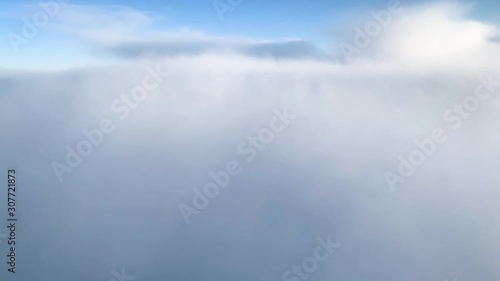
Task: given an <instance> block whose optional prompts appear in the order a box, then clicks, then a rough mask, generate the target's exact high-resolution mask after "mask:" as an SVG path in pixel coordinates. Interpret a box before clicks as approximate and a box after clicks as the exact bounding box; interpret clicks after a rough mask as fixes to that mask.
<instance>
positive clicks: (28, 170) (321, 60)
mask: <svg viewBox="0 0 500 281" xmlns="http://www.w3.org/2000/svg"><path fill="white" fill-rule="evenodd" d="M470 8H471V7H469V6H463V5H458V4H450V3H445V4H443V3H441V4H432V5H431V4H428V5H419V6H414V7H411V8H409V7H408V8H405V10H404V12H403V13H402V14H401V15H400V16H398V17H395V18H394V19H393V21H392V22H391V23H390V25H388V26H387V27H385V28H384V30H383V32H382V33H381V34H380V35H379V36H377V37H376V38H375V39H374V40H373V41H372V42H371V44H369V46H367V47H366V48H363V49H361V51H360V52H359V54H355V55H353V56H352V57H351V58H350V60H349V62H345V61H344V59H343V58H342V56H341V55H338V54H332V55H325V53H324V52H323V51H320V49H319V48H317V47H315V46H314V44H312V43H309V42H306V41H301V40H298V39H297V40H296V39H290V40H285V41H275V42H264V41H257V40H256V41H252V40H247V39H235V38H228V39H224V38H222V37H215V36H214V37H209V36H207V35H193V34H191V35H189V36H187V35H186V36H185V35H183V34H176V35H175V36H166V37H162V38H160V39H151V38H150V37H148V36H144V37H143V38H141V40H130V39H129V38H128V37H127V36H119V37H120V38H114V39H113V42H109V41H108V42H103V41H102V40H97V39H96V37H93V36H87V35H88V34H89V33H85V35H84V36H83V37H82V38H86V40H88V42H89V44H90V45H92V46H93V48H94V50H96V52H97V53H99V54H106V55H109V56H116V57H117V58H119V59H120V61H119V63H117V64H115V65H112V66H110V65H106V66H100V67H82V68H74V69H71V70H61V71H51V72H49V71H29V72H28V71H19V70H17V71H13V70H9V69H3V70H1V71H0V89H1V90H0V130H1V132H2V137H1V138H0V159H2V161H0V167H1V169H2V170H1V171H2V173H4V171H6V169H7V168H9V167H15V168H16V169H17V173H18V185H19V189H18V195H17V196H18V209H19V211H18V213H19V218H20V221H19V223H18V241H19V247H18V273H16V274H15V276H14V277H12V275H7V271H6V270H5V269H4V267H5V265H4V266H2V267H1V271H0V276H9V278H11V279H9V280H23V281H29V280H54V281H58V280H61V281H62V280H71V281H89V280H91V281H98V280H103V281H108V280H110V279H112V278H113V275H112V274H111V271H112V270H113V269H116V270H117V271H120V270H121V268H122V267H125V268H126V272H127V273H128V274H130V275H133V276H135V277H136V278H135V280H137V281H143V280H144V281H163V280H174V281H184V280H185V281H191V280H192V281H194V280H210V281H212V280H220V281H226V280H227V281H233V280H238V281H269V280H276V281H280V280H282V274H283V272H285V271H286V270H288V269H290V268H291V266H292V265H294V264H297V265H298V264H301V262H302V260H303V259H304V258H306V257H308V256H311V254H312V252H313V250H314V248H315V247H316V245H317V241H316V238H317V237H323V238H325V237H327V236H328V235H331V237H332V240H333V241H334V242H336V243H339V244H341V247H340V248H338V249H337V250H336V251H335V252H334V253H333V254H332V256H331V257H330V258H329V259H328V260H326V261H324V262H321V263H320V264H319V267H318V269H317V271H315V272H314V273H312V274H311V276H310V278H309V280H318V281H332V280H345V281H362V280H370V281H400V280H405V281H424V280H428V281H442V280H444V279H445V278H448V279H449V280H452V279H453V278H454V277H455V276H457V277H458V280H460V281H462V280H464V281H465V280H470V281H478V280H481V281H496V280H499V278H500V267H499V266H498V264H499V263H500V242H498V237H500V213H499V212H498V210H499V208H498V206H499V202H500V173H499V172H498V171H497V170H498V167H500V146H499V144H500V133H499V130H498V120H500V86H497V87H496V88H495V92H494V93H493V94H492V95H491V97H490V98H488V99H486V100H484V101H481V103H480V105H479V107H478V109H477V110H476V111H474V112H471V113H470V117H469V118H467V119H465V120H464V121H463V124H462V125H461V126H460V128H459V129H457V130H453V129H452V128H451V126H450V125H449V124H448V123H446V121H445V120H444V119H443V114H444V113H445V112H446V111H447V110H448V109H449V108H452V107H453V104H455V103H462V101H463V100H464V99H465V98H467V97H468V96H470V95H473V94H474V92H475V89H476V87H477V85H478V84H479V83H480V80H479V78H480V77H484V78H485V79H487V78H488V77H489V79H491V80H493V81H498V82H500V69H499V65H500V44H499V42H498V38H499V37H498V36H499V33H498V27H497V26H494V25H491V24H488V23H484V22H480V21H478V20H471V19H469V18H468V16H467V12H468V9H470ZM241 9H243V7H242V8H241ZM351 32H352V30H348V31H347V32H346V34H350V33H351ZM351 38H352V37H349V36H348V37H346V39H345V40H346V42H348V43H349V40H351V41H352V39H351ZM30 44H31V43H30ZM33 44H34V43H33ZM351 44H352V43H351ZM188 46H190V47H188ZM157 67H159V69H161V71H162V72H168V73H169V74H168V76H167V75H166V74H164V77H163V78H162V81H161V82H160V83H159V85H158V87H157V88H155V89H154V90H152V91H151V92H150V93H149V94H148V95H147V98H145V100H144V101H142V102H138V103H137V107H136V108H135V109H133V110H130V113H129V115H128V116H127V117H125V118H123V120H122V119H121V118H120V116H121V115H120V114H119V113H116V112H114V111H113V110H112V109H111V108H110V105H111V104H113V102H114V101H115V100H116V99H120V97H121V96H122V95H128V94H130V92H131V90H132V89H133V88H134V87H135V86H137V85H141V84H142V83H143V78H144V77H145V75H147V74H148V73H149V72H148V70H147V69H155V68H157ZM498 82H496V83H497V84H498ZM284 107H286V110H287V111H288V112H289V113H290V114H293V115H295V117H294V118H293V119H291V120H290V122H289V124H288V125H287V126H286V127H285V129H284V130H283V131H281V132H279V133H276V135H275V137H274V139H273V140H272V141H271V142H270V143H269V144H266V148H265V149H263V150H261V151H258V152H257V156H256V158H255V159H254V160H252V161H246V160H245V159H246V157H247V156H248V155H242V154H240V153H239V152H238V146H239V145H240V144H241V143H242V142H244V141H246V140H247V138H248V137H249V136H256V135H257V134H258V133H259V131H260V130H261V129H262V128H266V127H269V122H270V121H269V120H271V119H272V118H273V116H274V115H275V113H274V112H273V110H278V111H282V110H283V108H284ZM103 118H109V119H111V120H112V121H113V122H114V123H113V124H114V125H115V129H114V131H113V132H112V133H110V134H105V135H104V139H103V142H102V143H101V144H99V145H98V146H97V147H94V148H93V151H92V152H91V153H90V155H88V156H86V157H83V161H82V163H81V165H79V166H78V167H76V168H74V171H72V172H71V173H65V174H64V175H63V181H62V182H60V181H59V180H58V177H57V175H56V174H55V173H54V170H53V166H52V165H53V162H54V161H57V162H59V163H61V164H64V163H65V157H66V150H65V147H66V146H70V147H73V148H75V147H76V145H77V143H79V142H80V141H81V140H84V139H85V137H84V136H83V134H82V130H84V129H85V130H92V129H95V128H98V126H99V125H98V124H99V122H100V120H101V119H103ZM435 128H443V130H444V131H445V132H446V135H447V136H448V138H447V140H446V142H444V143H442V144H438V145H437V146H436V150H435V153H433V154H432V155H430V156H429V157H427V159H426V160H425V163H423V165H421V166H420V167H417V168H416V169H415V173H414V174H413V175H412V176H410V177H408V178H407V179H406V181H405V182H404V183H400V184H397V185H396V188H395V190H394V192H393V191H391V188H390V187H389V186H388V184H387V181H386V178H385V177H384V173H386V172H387V171H390V172H393V173H396V171H397V168H398V165H399V160H398V156H400V155H402V156H403V157H406V158H408V155H409V154H410V152H411V151H413V150H414V149H416V147H417V146H416V145H415V143H414V141H415V140H416V139H418V140H422V139H424V138H429V137H430V136H431V134H432V132H433V130H434V129H435ZM231 160H236V161H238V162H239V163H240V164H241V168H242V172H241V173H240V174H239V175H236V176H233V177H231V182H230V184H229V185H228V187H226V188H225V189H221V191H220V194H219V195H218V196H217V197H215V198H214V199H210V203H209V205H208V206H207V207H206V208H205V209H203V210H201V211H200V214H199V215H193V216H191V217H190V219H191V221H190V223H189V224H186V223H185V220H184V218H183V216H182V215H181V212H180V210H179V204H181V203H183V204H189V205H190V206H192V205H193V204H192V199H193V195H194V194H193V188H197V189H199V190H202V188H203V186H204V185H206V184H207V183H209V182H210V181H211V178H210V176H209V173H210V172H211V171H212V172H218V171H221V170H223V169H225V167H226V164H227V163H228V162H229V161H231ZM3 196H4V194H2V197H3ZM4 205H5V204H4V203H2V205H1V208H2V209H3V208H4V207H5V206H4ZM5 208H6V207H5ZM1 214H2V216H5V215H4V214H5V212H4V211H3V210H2V212H1ZM2 221H5V220H4V219H3V218H2ZM3 232H6V230H5V229H4V231H3ZM0 233H2V232H0ZM4 243H5V240H4V241H2V244H0V247H1V254H2V256H5V255H4V253H5V247H4V246H5V244H4ZM2 260H3V259H2ZM295 281H298V280H295Z"/></svg>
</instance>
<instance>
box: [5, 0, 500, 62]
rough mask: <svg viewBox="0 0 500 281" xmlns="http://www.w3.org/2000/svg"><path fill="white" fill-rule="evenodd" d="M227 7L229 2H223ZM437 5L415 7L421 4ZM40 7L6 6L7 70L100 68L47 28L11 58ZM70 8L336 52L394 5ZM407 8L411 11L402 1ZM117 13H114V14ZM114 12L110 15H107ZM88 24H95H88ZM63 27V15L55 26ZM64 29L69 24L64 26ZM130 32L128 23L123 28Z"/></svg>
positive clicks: (492, 5)
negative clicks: (134, 14) (122, 11)
mask: <svg viewBox="0 0 500 281" xmlns="http://www.w3.org/2000/svg"><path fill="white" fill-rule="evenodd" d="M221 1H222V0H221ZM222 2H224V1H222ZM423 2H433V1H413V3H412V4H416V3H418V4H422V3H423ZM36 3H37V2H35V1H12V0H8V1H3V2H2V4H0V8H2V10H3V12H2V14H1V17H0V21H1V25H0V32H1V33H2V34H4V36H3V37H4V40H2V41H1V43H0V58H1V60H2V64H0V66H3V67H14V68H27V67H31V68H38V67H48V68H60V67H63V66H68V65H73V64H75V65H79V66H84V65H87V64H93V63H95V59H101V58H96V54H95V53H94V54H90V53H92V46H89V45H88V44H86V42H85V40H82V38H77V37H75V36H73V35H74V34H72V33H71V32H69V33H67V32H66V33H62V32H60V29H59V30H54V29H51V28H48V27H47V28H44V29H43V30H42V32H40V33H39V34H37V36H36V38H34V39H32V40H30V42H29V44H26V46H23V52H22V54H12V50H11V49H12V48H11V46H10V43H9V41H8V40H7V38H6V37H7V34H9V33H10V32H17V33H19V30H20V29H21V27H22V25H23V22H22V20H21V18H22V17H23V16H27V17H30V16H31V15H33V14H34V13H35V12H36V11H37V10H38V9H39V8H38V7H37V5H36ZM65 3H69V4H74V5H80V6H83V7H95V8H99V7H105V6H109V5H114V6H116V7H118V6H121V7H128V8H131V9H133V10H136V11H138V12H140V13H144V14H147V15H149V16H151V17H153V18H155V21H154V22H152V23H150V24H148V27H147V28H148V29H155V30H157V31H165V32H175V31H178V30H191V31H195V32H199V33H203V34H206V35H210V36H218V37H228V38H234V37H238V38H248V39H256V40H286V39H301V40H304V41H307V42H310V43H311V44H312V45H314V46H316V47H318V48H320V49H322V50H326V51H327V52H336V51H338V50H337V46H336V44H338V36H339V31H341V30H345V29H349V28H350V29H352V26H353V25H356V24H358V23H362V22H363V20H366V18H367V15H369V14H370V11H372V10H380V9H385V8H386V7H387V3H389V1H304V0H275V1H242V3H241V4H239V5H236V6H235V7H234V10H232V11H228V12H226V13H225V14H224V20H220V19H219V17H218V15H217V13H216V11H215V8H214V1H213V0H191V1H157V0H154V1H118V0H107V1H102V0H99V1H98V0H90V1H82V0H78V1H65ZM401 3H402V5H412V4H410V3H409V2H408V1H401ZM461 3H469V4H473V5H474V8H473V9H472V11H471V13H470V16H471V17H473V18H475V19H479V20H481V21H485V22H498V19H497V17H496V15H495V11H498V10H499V8H500V3H499V2H498V1H493V0H486V1H475V2H472V1H469V2H461ZM111 10H112V9H111ZM108 11H109V10H108ZM89 19H90V20H89V21H92V19H91V18H89ZM54 21H56V22H57V21H58V15H57V16H56V17H55V19H51V22H50V24H53V23H54ZM61 24H62V25H63V26H64V24H66V23H65V22H64V21H62V22H61ZM121 24H122V25H123V28H124V29H126V28H127V26H126V24H127V22H126V21H123V22H121ZM103 28H106V26H103Z"/></svg>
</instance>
